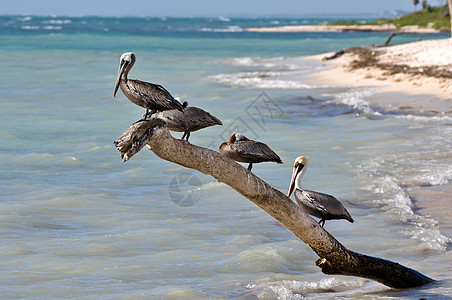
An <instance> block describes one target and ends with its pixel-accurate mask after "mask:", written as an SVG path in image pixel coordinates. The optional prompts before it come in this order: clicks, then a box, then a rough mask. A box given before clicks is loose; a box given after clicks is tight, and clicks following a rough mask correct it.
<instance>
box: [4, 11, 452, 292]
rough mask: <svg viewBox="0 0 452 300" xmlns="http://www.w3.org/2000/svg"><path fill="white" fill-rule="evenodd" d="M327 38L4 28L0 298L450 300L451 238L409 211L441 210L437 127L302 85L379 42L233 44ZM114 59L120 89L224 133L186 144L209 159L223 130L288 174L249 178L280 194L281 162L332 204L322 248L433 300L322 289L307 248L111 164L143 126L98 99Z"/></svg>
mask: <svg viewBox="0 0 452 300" xmlns="http://www.w3.org/2000/svg"><path fill="white" fill-rule="evenodd" d="M324 20H325V19H321V18H313V19H281V20H279V19H234V18H232V19H228V18H187V19H177V18H100V17H79V18H73V17H34V16H3V17H0V24H1V25H0V55H1V57H2V60H1V62H0V67H1V70H2V72H0V82H1V86H2V93H1V101H0V112H1V119H0V128H1V131H0V142H1V146H0V160H1V166H2V167H1V169H0V178H1V180H0V222H1V226H0V232H1V237H2V238H1V240H0V252H1V253H2V257H3V259H2V263H1V265H0V275H1V276H0V278H1V279H0V294H1V295H2V296H3V297H5V298H93V297H99V298H177V297H180V298H194V299H195V298H208V297H213V298H220V299H225V298H251V299H253V298H254V297H258V298H261V299H272V298H276V297H280V298H281V299H299V298H301V297H309V298H318V299H325V298H334V297H344V298H356V299H361V298H363V297H368V298H384V299H387V298H391V297H402V298H407V299H409V298H420V297H430V296H431V297H433V296H435V297H438V298H439V297H444V298H446V297H450V296H451V295H452V288H451V282H450V280H451V277H450V274H451V271H452V270H451V267H450V263H449V262H450V260H451V252H450V242H451V240H450V231H446V230H445V228H444V227H442V225H441V223H439V221H440V220H437V219H435V217H432V216H428V215H425V214H422V213H421V212H420V211H419V210H418V207H417V205H416V203H417V200H418V198H419V197H421V196H419V195H420V192H419V191H420V190H425V189H432V188H435V189H438V190H439V191H440V192H439V197H440V198H441V197H442V199H444V198H447V197H449V195H448V193H447V187H450V182H451V180H452V169H451V164H450V161H451V158H452V154H451V151H450V149H451V146H452V145H451V143H452V142H451V139H450V136H452V135H451V134H452V127H451V119H450V117H447V116H435V117H431V116H414V115H400V114H398V113H394V112H391V111H389V109H386V108H384V107H372V106H371V105H369V104H368V103H367V102H366V97H368V96H369V95H371V94H372V93H373V91H372V90H371V89H358V90H348V89H346V88H330V87H328V86H320V85H319V86H316V85H312V84H311V85H310V84H307V83H306V82H304V81H303V74H307V73H309V72H311V71H312V70H313V69H316V68H319V67H320V66H319V65H316V64H313V63H311V62H308V61H304V60H303V59H299V58H297V57H299V56H304V55H311V54H318V53H323V52H327V51H334V50H337V49H341V48H344V47H350V46H360V45H368V44H381V43H384V41H385V40H386V38H387V34H375V33H373V34H371V33H251V32H246V31H245V30H244V29H245V28H247V27H255V26H273V25H288V24H294V25H297V24H316V23H319V22H322V21H324ZM444 37H446V35H442V34H435V35H430V36H428V37H425V38H444ZM423 38H424V37H423ZM416 39H417V36H409V35H407V36H401V37H397V39H396V41H397V42H409V41H414V40H416ZM126 51H134V52H136V53H137V63H136V64H135V66H134V68H133V70H132V71H131V73H130V77H131V78H138V79H141V80H146V81H150V82H154V83H159V84H162V85H164V86H165V87H166V88H167V89H168V90H169V91H170V92H171V93H173V95H177V96H180V97H182V98H184V99H186V100H188V101H189V103H190V105H194V106H198V107H202V108H203V109H205V110H207V111H209V112H210V113H212V114H214V115H215V116H217V117H218V118H220V119H221V120H222V121H223V124H224V125H223V126H221V127H220V126H217V127H212V128H208V129H205V130H202V131H198V132H195V133H193V134H192V136H191V137H190V141H191V142H192V143H194V144H197V145H200V146H205V147H211V148H214V149H215V148H216V147H218V145H219V144H220V143H221V142H222V141H225V140H227V139H228V137H229V135H230V134H231V132H232V131H234V130H236V129H240V131H242V132H243V133H244V134H246V135H247V136H248V137H249V138H252V139H258V140H260V141H263V142H265V143H267V144H268V145H269V146H270V147H272V148H273V149H274V150H275V151H276V152H277V153H278V154H279V155H280V156H281V158H282V160H283V161H284V165H276V164H272V163H267V164H259V165H255V166H254V168H253V172H254V173H255V174H256V175H258V176H260V177H261V178H262V179H264V180H265V181H267V182H268V183H270V184H271V185H273V186H274V187H276V188H278V189H280V190H281V191H283V192H285V191H286V190H287V188H288V185H289V180H290V176H291V172H292V162H293V159H294V158H295V157H297V156H299V155H308V156H309V157H310V159H311V164H310V169H309V170H308V172H307V174H306V176H305V178H304V179H303V181H304V184H305V186H306V188H309V189H312V190H318V191H322V192H326V193H330V194H333V195H335V196H337V197H338V198H340V199H342V200H343V203H344V205H345V206H346V207H347V209H348V210H349V211H350V213H351V214H352V216H353V218H354V219H355V220H356V221H355V223H354V224H350V223H348V222H344V221H330V222H327V223H326V226H325V228H326V229H327V230H328V231H330V232H331V233H332V234H333V235H334V236H335V237H337V238H338V239H339V240H340V241H341V242H342V243H344V245H346V246H347V247H349V248H350V249H353V250H355V251H357V252H361V253H365V254H368V255H373V256H378V257H384V258H386V259H390V260H394V261H398V262H400V263H402V264H404V265H407V266H409V267H412V268H414V269H417V270H419V271H420V272H422V273H424V274H426V275H428V276H431V277H433V278H435V279H438V280H440V282H439V284H437V285H435V286H433V287H427V288H422V289H412V290H407V291H397V290H391V289H388V288H386V287H384V286H382V285H379V284H377V283H374V282H372V281H368V280H364V279H360V278H353V277H336V276H326V275H323V274H322V273H321V272H320V270H319V269H318V268H317V267H316V266H315V264H314V261H315V260H316V259H317V257H316V255H315V254H314V253H313V252H312V251H311V250H310V248H309V247H307V246H306V245H304V244H303V243H301V242H300V241H298V240H297V239H295V238H294V237H293V236H292V235H291V234H290V233H289V232H287V231H286V230H285V229H284V228H282V227H281V226H280V225H278V223H277V222H276V221H274V220H273V219H271V218H270V217H269V216H268V215H267V214H266V213H265V212H263V211H261V210H260V209H259V208H257V207H256V206H255V205H254V204H252V203H250V202H249V201H247V200H246V199H244V198H243V197H241V196H240V195H238V194H237V193H236V192H235V191H233V190H232V189H231V188H229V187H227V186H225V185H223V184H221V183H218V182H216V181H214V180H213V179H212V178H210V177H208V176H205V175H203V174H200V173H198V172H195V171H192V170H188V169H184V168H182V167H179V166H177V165H174V164H171V163H169V162H166V161H162V160H160V159H159V158H157V157H156V156H155V155H154V154H153V153H152V152H150V151H148V150H147V149H143V150H142V151H141V152H140V153H139V154H137V155H136V156H135V157H133V158H132V159H131V160H130V161H128V162H126V163H122V162H121V158H120V157H119V153H118V152H117V151H116V149H115V148H114V145H113V141H114V140H115V139H116V138H118V137H119V136H120V135H121V134H122V132H123V131H124V130H126V129H127V128H128V127H129V126H130V124H131V123H133V122H135V121H136V120H138V119H139V118H140V117H141V114H142V113H143V112H144V110H143V109H142V108H141V107H138V106H135V105H134V104H132V103H131V102H130V101H128V100H127V99H126V98H125V97H124V96H123V95H122V93H121V92H119V93H118V95H117V97H116V98H113V97H112V96H113V89H114V82H115V78H116V74H117V70H118V64H119V57H120V55H121V54H122V53H123V52H126ZM294 74H296V75H297V76H294ZM266 104H268V105H270V108H271V109H272V110H265V109H263V108H265V107H267V108H268V107H269V106H268V105H267V106H266ZM259 109H260V110H259ZM174 136H176V137H180V136H181V134H180V133H174ZM175 182H178V184H177V185H175V184H174V183H175ZM179 184H180V185H179ZM449 191H450V188H449ZM424 197H425V196H424ZM449 198H450V197H449ZM181 199H182V200H184V201H186V202H183V203H181V202H180V200H181ZM449 203H450V202H449ZM432 205H434V204H432ZM449 206H450V205H449ZM445 209H447V207H446V208H445ZM330 290H334V291H335V292H325V291H330Z"/></svg>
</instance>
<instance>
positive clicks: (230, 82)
mask: <svg viewBox="0 0 452 300" xmlns="http://www.w3.org/2000/svg"><path fill="white" fill-rule="evenodd" d="M278 75H279V73H277V72H240V73H233V74H218V75H213V76H209V77H208V79H210V80H212V81H216V82H218V83H221V84H224V85H227V86H230V87H238V88H260V89H312V88H315V87H316V86H314V85H309V84H306V83H304V82H301V81H295V80H281V79H277V78H278Z"/></svg>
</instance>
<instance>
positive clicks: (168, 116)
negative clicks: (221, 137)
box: [155, 97, 223, 142]
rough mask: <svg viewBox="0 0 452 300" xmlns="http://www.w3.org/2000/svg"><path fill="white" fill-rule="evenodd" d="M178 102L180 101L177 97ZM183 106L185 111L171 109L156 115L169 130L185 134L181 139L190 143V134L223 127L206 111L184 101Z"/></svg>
mask: <svg viewBox="0 0 452 300" xmlns="http://www.w3.org/2000/svg"><path fill="white" fill-rule="evenodd" d="M176 100H179V99H177V97H176ZM182 106H183V107H184V110H183V111H180V110H178V109H170V110H165V111H160V112H157V114H156V115H155V116H156V117H157V118H160V119H162V120H163V121H165V122H166V125H167V127H168V129H169V130H172V131H177V132H183V133H184V135H183V136H182V138H181V139H182V140H183V139H184V138H186V140H187V142H188V138H189V137H190V132H193V131H197V130H199V129H202V128H206V127H210V126H214V125H223V123H221V121H220V120H219V119H218V118H216V117H215V116H212V115H211V114H209V113H208V112H206V111H205V110H203V109H201V108H198V107H194V106H188V103H187V101H184V102H183V103H182Z"/></svg>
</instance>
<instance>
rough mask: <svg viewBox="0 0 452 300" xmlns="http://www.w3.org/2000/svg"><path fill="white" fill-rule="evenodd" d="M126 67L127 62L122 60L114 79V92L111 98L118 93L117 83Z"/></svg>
mask: <svg viewBox="0 0 452 300" xmlns="http://www.w3.org/2000/svg"><path fill="white" fill-rule="evenodd" d="M127 65H128V62H127V61H125V60H122V61H121V64H120V65H119V71H118V77H117V78H116V83H115V91H114V92H113V97H116V92H117V91H118V88H119V82H120V81H121V77H122V74H123V73H124V70H125V69H126V66H127Z"/></svg>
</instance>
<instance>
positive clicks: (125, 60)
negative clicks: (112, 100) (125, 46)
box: [113, 52, 136, 97]
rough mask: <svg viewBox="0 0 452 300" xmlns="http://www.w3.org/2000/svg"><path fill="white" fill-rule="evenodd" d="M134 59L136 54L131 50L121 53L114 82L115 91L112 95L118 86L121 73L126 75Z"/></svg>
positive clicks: (114, 94) (114, 95)
mask: <svg viewBox="0 0 452 300" xmlns="http://www.w3.org/2000/svg"><path fill="white" fill-rule="evenodd" d="M135 61H136V55H135V53H133V52H126V53H124V54H123V55H121V58H120V59H119V71H118V77H117V78H116V83H115V91H114V92H113V97H116V92H117V91H118V88H119V82H120V81H121V77H122V76H123V75H125V76H126V78H127V74H128V73H129V71H130V69H132V67H133V65H134V64H135Z"/></svg>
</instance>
